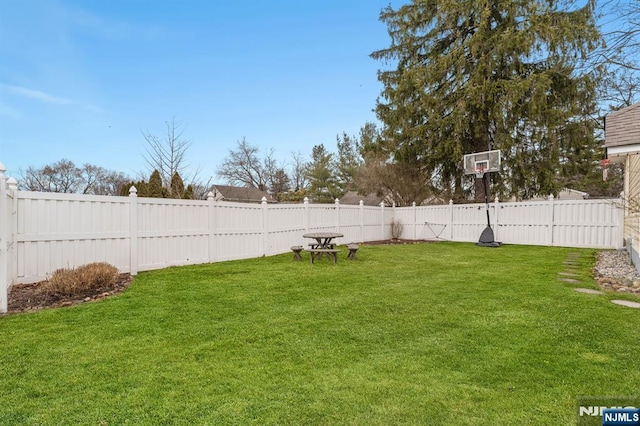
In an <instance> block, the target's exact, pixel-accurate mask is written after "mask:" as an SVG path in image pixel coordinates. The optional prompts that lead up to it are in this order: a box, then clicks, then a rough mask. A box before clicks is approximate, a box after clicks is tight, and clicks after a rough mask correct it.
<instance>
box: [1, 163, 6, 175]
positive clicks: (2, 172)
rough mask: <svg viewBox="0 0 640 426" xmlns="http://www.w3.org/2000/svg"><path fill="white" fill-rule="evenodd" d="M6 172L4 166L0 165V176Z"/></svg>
mask: <svg viewBox="0 0 640 426" xmlns="http://www.w3.org/2000/svg"><path fill="white" fill-rule="evenodd" d="M6 171H7V168H6V167H5V166H4V164H2V163H0V175H3V174H4V172H6Z"/></svg>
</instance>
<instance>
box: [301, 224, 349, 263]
mask: <svg viewBox="0 0 640 426" xmlns="http://www.w3.org/2000/svg"><path fill="white" fill-rule="evenodd" d="M302 237H303V238H310V239H312V240H315V243H310V244H309V246H311V248H310V249H309V250H308V252H309V254H310V260H311V263H313V262H314V261H315V260H316V259H319V258H321V257H322V256H323V255H327V256H329V257H330V258H331V259H332V260H333V263H334V265H335V264H336V262H337V261H338V252H339V251H340V250H338V249H336V248H335V243H334V242H333V239H334V238H341V237H344V235H343V234H341V233H339V232H311V233H308V234H304V235H303V236H302Z"/></svg>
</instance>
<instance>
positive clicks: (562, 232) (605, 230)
mask: <svg viewBox="0 0 640 426" xmlns="http://www.w3.org/2000/svg"><path fill="white" fill-rule="evenodd" d="M553 215H554V218H553V219H554V221H553V245H556V246H570V247H593V248H611V247H616V246H618V245H620V244H621V241H622V238H623V236H622V231H621V230H622V222H623V220H624V218H623V211H622V208H621V205H620V203H619V202H618V201H615V200H577V201H556V202H555V203H554V212H553ZM619 241H620V242H619Z"/></svg>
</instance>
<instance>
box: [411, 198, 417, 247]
mask: <svg viewBox="0 0 640 426" xmlns="http://www.w3.org/2000/svg"><path fill="white" fill-rule="evenodd" d="M411 206H412V207H413V239H414V240H417V239H418V211H417V210H416V202H415V201H414V202H413V203H411Z"/></svg>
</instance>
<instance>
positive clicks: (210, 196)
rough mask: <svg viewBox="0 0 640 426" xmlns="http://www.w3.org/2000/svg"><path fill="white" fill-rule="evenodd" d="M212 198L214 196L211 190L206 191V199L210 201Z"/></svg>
mask: <svg viewBox="0 0 640 426" xmlns="http://www.w3.org/2000/svg"><path fill="white" fill-rule="evenodd" d="M213 198H214V195H213V192H211V191H209V192H208V193H207V201H211V200H213Z"/></svg>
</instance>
